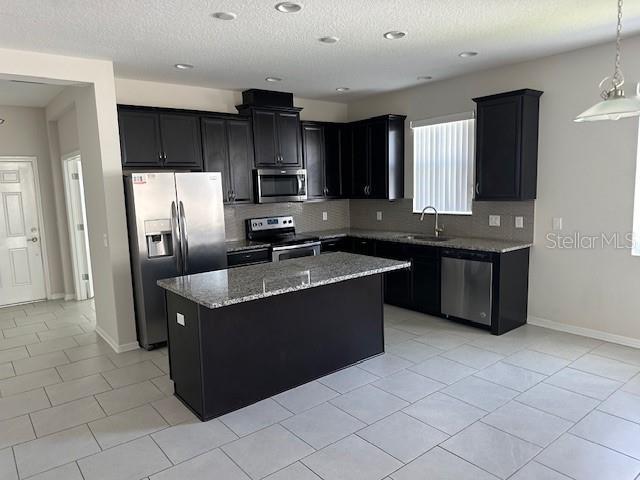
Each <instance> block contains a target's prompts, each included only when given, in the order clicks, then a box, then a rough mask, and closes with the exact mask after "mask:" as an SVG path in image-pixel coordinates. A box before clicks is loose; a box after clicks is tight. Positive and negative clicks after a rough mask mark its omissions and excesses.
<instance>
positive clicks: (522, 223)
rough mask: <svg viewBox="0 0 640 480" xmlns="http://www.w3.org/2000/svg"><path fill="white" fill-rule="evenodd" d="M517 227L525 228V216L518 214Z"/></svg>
mask: <svg viewBox="0 0 640 480" xmlns="http://www.w3.org/2000/svg"><path fill="white" fill-rule="evenodd" d="M515 224H516V228H524V217H521V216H518V217H516V221H515Z"/></svg>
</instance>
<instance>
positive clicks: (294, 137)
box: [276, 112, 302, 167]
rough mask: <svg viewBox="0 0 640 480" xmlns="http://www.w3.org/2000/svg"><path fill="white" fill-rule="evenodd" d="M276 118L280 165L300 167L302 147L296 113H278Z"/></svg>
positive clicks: (298, 120)
mask: <svg viewBox="0 0 640 480" xmlns="http://www.w3.org/2000/svg"><path fill="white" fill-rule="evenodd" d="M276 118H277V121H276V123H277V131H278V145H279V147H280V148H279V153H280V163H281V164H282V165H286V166H288V167H292V166H293V167H295V166H301V165H302V146H301V145H300V143H301V140H300V117H299V115H298V113H286V112H278V113H277V114H276Z"/></svg>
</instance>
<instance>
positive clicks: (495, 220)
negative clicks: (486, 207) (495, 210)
mask: <svg viewBox="0 0 640 480" xmlns="http://www.w3.org/2000/svg"><path fill="white" fill-rule="evenodd" d="M489 226H490V227H499V226H500V215H489Z"/></svg>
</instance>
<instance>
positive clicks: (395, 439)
mask: <svg viewBox="0 0 640 480" xmlns="http://www.w3.org/2000/svg"><path fill="white" fill-rule="evenodd" d="M385 317H386V318H385V325H386V328H385V333H386V336H385V338H386V341H387V346H386V351H387V353H386V354H385V355H383V356H379V357H377V358H374V359H371V360H368V361H365V362H363V363H361V364H359V365H357V366H354V367H350V368H347V369H345V370H342V371H340V372H337V373H334V374H332V375H328V376H326V377H324V378H321V379H319V380H317V381H315V382H311V383H308V384H306V385H303V386H301V387H298V388H295V389H292V390H290V391H288V392H284V393H281V394H279V395H276V396H274V397H273V398H271V399H267V400H264V401H262V402H259V403H257V404H255V405H252V406H250V407H247V408H245V409H242V410H239V411H237V412H233V413H231V414H228V415H224V416H222V417H220V418H219V419H215V420H212V421H210V422H206V423H202V422H199V421H198V420H197V419H195V417H194V416H193V415H192V414H191V413H190V412H189V411H188V410H187V409H186V408H185V407H184V406H183V405H182V404H181V403H180V402H179V401H178V400H177V399H176V398H175V397H174V396H173V395H172V388H173V387H172V384H171V381H170V380H169V378H168V375H167V373H168V360H167V352H166V349H160V350H156V351H151V352H147V351H144V350H137V351H133V352H127V353H123V354H116V353H114V352H113V351H112V350H111V349H110V347H109V346H108V345H106V344H105V343H104V342H103V341H102V340H100V339H99V338H98V337H97V336H96V334H95V332H94V321H95V320H94V319H95V313H94V311H93V305H92V303H91V302H45V303H39V304H34V305H26V306H21V307H11V308H2V309H0V332H1V333H0V479H2V480H15V479H18V478H20V479H24V478H31V479H38V480H43V479H69V480H75V479H78V480H82V479H84V480H108V479H113V480H127V479H131V480H139V479H146V478H150V479H151V480H170V479H185V478H188V479H189V480H199V479H224V480H247V479H254V480H258V479H262V478H267V479H269V480H294V479H295V480H319V479H323V480H381V479H386V480H389V479H393V480H422V479H427V478H428V479H430V480H433V479H435V480H437V479H456V480H466V479H473V480H476V479H494V480H495V479H496V478H502V479H507V478H509V479H514V480H532V479H536V480H545V479H555V480H561V479H565V480H566V479H575V480H582V479H594V480H596V479H597V480H606V479H611V480H625V479H629V480H634V479H639V480H640V476H639V474H640V350H637V349H633V348H628V347H622V346H619V345H614V344H609V343H605V342H600V341H596V340H593V339H589V338H584V337H579V336H575V335H568V334H565V333H559V332H554V331H551V330H546V329H543V328H539V327H534V326H530V325H528V326H525V327H522V328H520V329H517V330H515V331H513V332H511V333H509V334H507V335H503V336H501V337H493V336H491V335H489V334H488V333H486V332H483V331H480V330H476V329H473V328H469V327H466V326H462V325H458V324H455V323H452V322H447V321H445V320H442V319H437V318H434V317H430V316H427V315H421V314H417V313H415V312H410V311H406V310H402V309H399V308H395V307H389V306H387V307H386V308H385Z"/></svg>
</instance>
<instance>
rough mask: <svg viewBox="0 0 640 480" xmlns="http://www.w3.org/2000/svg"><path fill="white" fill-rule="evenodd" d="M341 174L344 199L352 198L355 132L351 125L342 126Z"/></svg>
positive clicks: (340, 128)
mask: <svg viewBox="0 0 640 480" xmlns="http://www.w3.org/2000/svg"><path fill="white" fill-rule="evenodd" d="M339 130H340V163H341V165H340V173H341V178H342V197H343V198H352V197H353V196H354V192H353V138H352V136H353V132H352V128H351V125H340V127H339Z"/></svg>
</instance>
